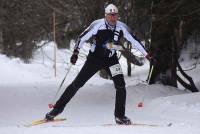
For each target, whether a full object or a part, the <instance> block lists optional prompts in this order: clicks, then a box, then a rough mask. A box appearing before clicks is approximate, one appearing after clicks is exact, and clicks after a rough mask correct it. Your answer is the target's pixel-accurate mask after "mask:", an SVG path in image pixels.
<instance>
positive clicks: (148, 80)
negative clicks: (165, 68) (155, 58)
mask: <svg viewBox="0 0 200 134" xmlns="http://www.w3.org/2000/svg"><path fill="white" fill-rule="evenodd" d="M153 69H154V65H152V67H151V70H150V73H149V79H148V84H149V82H150V79H151V75H152V72H153Z"/></svg>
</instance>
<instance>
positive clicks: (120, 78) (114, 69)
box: [106, 63, 131, 125]
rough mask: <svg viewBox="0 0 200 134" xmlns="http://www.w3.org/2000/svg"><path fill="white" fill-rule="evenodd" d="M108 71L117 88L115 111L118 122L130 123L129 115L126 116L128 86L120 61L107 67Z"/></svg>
mask: <svg viewBox="0 0 200 134" xmlns="http://www.w3.org/2000/svg"><path fill="white" fill-rule="evenodd" d="M106 71H107V72H108V74H110V75H111V77H112V80H113V82H114V85H115V88H116V99H115V112H114V115H115V120H116V123H117V124H126V125H129V124H131V121H130V119H129V118H128V117H126V116H125V106H126V88H125V80H124V75H123V73H122V70H121V66H120V64H119V63H117V64H114V65H112V66H110V67H109V68H107V69H106Z"/></svg>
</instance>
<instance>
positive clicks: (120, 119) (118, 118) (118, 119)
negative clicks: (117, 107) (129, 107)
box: [115, 116, 132, 125]
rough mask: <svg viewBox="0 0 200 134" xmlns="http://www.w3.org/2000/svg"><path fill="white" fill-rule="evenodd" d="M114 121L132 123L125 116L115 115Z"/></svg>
mask: <svg viewBox="0 0 200 134" xmlns="http://www.w3.org/2000/svg"><path fill="white" fill-rule="evenodd" d="M115 121H116V123H117V124H118V125H131V124H132V122H131V120H130V119H129V118H128V117H126V116H122V117H115Z"/></svg>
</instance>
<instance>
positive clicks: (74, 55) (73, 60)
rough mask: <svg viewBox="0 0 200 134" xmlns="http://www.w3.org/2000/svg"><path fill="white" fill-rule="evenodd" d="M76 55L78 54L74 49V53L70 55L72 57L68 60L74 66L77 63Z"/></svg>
mask: <svg viewBox="0 0 200 134" xmlns="http://www.w3.org/2000/svg"><path fill="white" fill-rule="evenodd" d="M78 53H79V51H78V50H77V49H74V52H73V54H72V56H71V58H70V62H71V63H72V64H73V65H75V64H76V61H77V59H78Z"/></svg>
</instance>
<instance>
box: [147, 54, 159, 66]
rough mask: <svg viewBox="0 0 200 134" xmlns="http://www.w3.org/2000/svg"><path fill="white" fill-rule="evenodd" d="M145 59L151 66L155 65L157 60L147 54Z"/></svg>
mask: <svg viewBox="0 0 200 134" xmlns="http://www.w3.org/2000/svg"><path fill="white" fill-rule="evenodd" d="M145 57H146V58H147V59H148V60H149V62H150V63H151V64H153V65H155V64H157V60H156V59H155V58H154V57H153V56H150V55H149V54H147V55H146V56H145Z"/></svg>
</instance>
